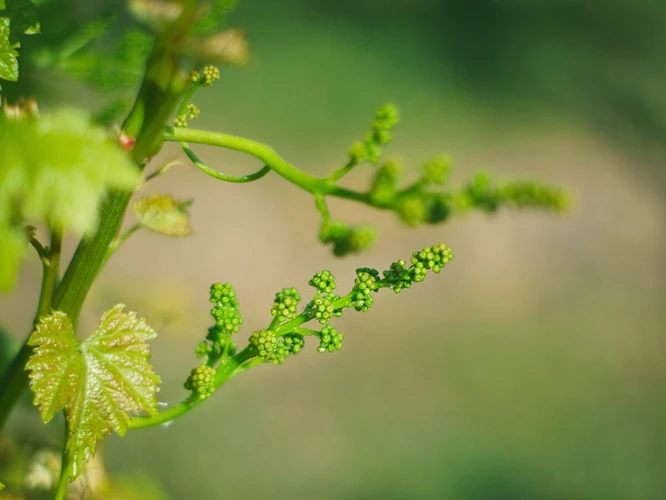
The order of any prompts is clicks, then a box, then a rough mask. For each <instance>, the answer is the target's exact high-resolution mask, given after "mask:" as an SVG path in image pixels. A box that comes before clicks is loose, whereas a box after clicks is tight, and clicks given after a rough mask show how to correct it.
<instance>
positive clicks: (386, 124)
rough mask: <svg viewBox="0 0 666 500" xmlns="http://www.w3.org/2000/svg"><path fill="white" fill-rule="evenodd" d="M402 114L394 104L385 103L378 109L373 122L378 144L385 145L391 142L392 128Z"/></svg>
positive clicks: (374, 134) (374, 136)
mask: <svg viewBox="0 0 666 500" xmlns="http://www.w3.org/2000/svg"><path fill="white" fill-rule="evenodd" d="M399 120H400V116H399V114H398V109H397V108H396V107H395V106H394V105H393V104H389V103H387V104H384V105H383V106H382V107H381V108H379V109H378V110H377V113H376V114H375V119H374V121H373V122H372V134H373V139H374V141H375V142H376V143H377V144H381V145H385V144H388V143H390V142H391V139H392V137H391V130H392V129H393V127H395V126H396V125H397V124H398V121H399Z"/></svg>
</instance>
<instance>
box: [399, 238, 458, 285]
mask: <svg viewBox="0 0 666 500" xmlns="http://www.w3.org/2000/svg"><path fill="white" fill-rule="evenodd" d="M451 259H453V254H452V253H451V249H450V248H449V247H447V246H446V245H445V244H444V243H439V244H437V245H433V246H430V247H425V248H424V249H423V250H421V251H420V252H414V253H413V254H412V258H411V259H409V261H410V262H411V264H412V265H411V267H410V268H409V272H410V274H411V275H412V280H413V281H416V282H421V281H423V280H424V279H425V276H426V274H427V273H428V271H430V270H432V272H433V273H435V274H439V273H440V272H441V271H442V269H444V266H446V264H448V263H449V262H450V261H451Z"/></svg>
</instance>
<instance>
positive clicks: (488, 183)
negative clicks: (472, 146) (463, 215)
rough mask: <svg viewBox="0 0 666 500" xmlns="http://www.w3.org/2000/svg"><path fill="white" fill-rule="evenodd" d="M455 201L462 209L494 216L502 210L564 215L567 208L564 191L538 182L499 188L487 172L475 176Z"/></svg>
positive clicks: (512, 183) (504, 185)
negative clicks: (474, 209) (530, 209)
mask: <svg viewBox="0 0 666 500" xmlns="http://www.w3.org/2000/svg"><path fill="white" fill-rule="evenodd" d="M456 201H457V202H458V208H459V209H462V210H464V209H469V208H479V209H481V210H483V211H484V212H487V213H494V212H496V211H497V210H498V209H499V208H500V207H502V206H510V207H515V208H525V207H530V208H543V209H547V210H552V211H554V212H562V211H564V210H565V209H566V208H567V204H568V200H567V197H566V195H565V193H564V192H563V191H562V190H561V189H556V188H552V187H550V186H544V185H542V184H538V183H535V182H511V183H505V184H502V185H499V186H497V185H494V184H493V182H492V178H491V176H490V175H489V174H488V173H485V172H479V173H477V174H475V175H474V176H473V177H472V178H471V179H470V181H469V182H468V183H467V185H466V186H465V188H464V189H463V191H462V193H461V194H460V196H459V197H458V198H457V200H456Z"/></svg>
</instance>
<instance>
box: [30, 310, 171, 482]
mask: <svg viewBox="0 0 666 500" xmlns="http://www.w3.org/2000/svg"><path fill="white" fill-rule="evenodd" d="M156 335H157V334H156V333H155V331H154V330H153V329H152V328H151V327H150V326H148V325H147V324H146V322H145V321H144V320H143V319H141V318H137V317H136V314H135V313H133V312H125V306H124V305H123V304H119V305H117V306H114V307H113V308H111V309H109V310H108V311H106V312H105V313H104V315H103V316H102V320H101V322H100V325H99V327H98V328H97V331H96V332H95V333H94V334H93V335H92V336H91V337H90V338H89V339H88V340H86V341H84V342H81V341H80V340H79V339H77V338H76V337H75V336H74V330H73V327H72V322H71V320H70V319H69V317H68V316H67V315H66V314H65V313H63V312H60V311H55V312H53V313H52V314H51V315H49V316H45V317H43V318H42V319H41V320H40V322H39V324H38V325H37V327H36V329H35V331H34V332H33V334H32V336H31V337H30V340H29V345H31V346H33V347H35V351H34V353H33V355H32V356H31V357H30V360H29V361H28V363H27V365H26V370H29V371H30V375H29V377H30V387H31V388H32V391H33V392H34V404H35V405H36V406H38V407H39V410H40V412H41V415H42V419H43V420H44V422H48V421H49V420H51V419H52V418H53V416H54V415H55V413H56V412H57V411H58V410H60V409H64V410H65V413H66V416H67V421H68V425H69V435H68V438H67V445H66V453H68V455H69V476H70V478H71V479H74V478H75V477H77V476H78V475H79V474H80V473H81V470H82V467H83V464H84V463H85V462H86V461H87V460H88V459H89V457H90V456H92V455H94V454H95V449H96V445H97V442H98V441H100V440H101V439H102V438H103V437H104V436H105V435H107V434H110V433H111V432H112V431H115V432H116V433H117V434H119V435H121V436H122V435H124V434H125V432H126V431H127V425H128V423H129V420H130V418H131V414H132V413H139V412H141V411H146V412H148V413H151V414H154V413H156V412H157V400H156V396H155V395H156V393H157V391H158V384H159V383H160V382H161V381H160V378H159V377H158V376H157V374H156V373H155V371H154V369H153V367H152V366H151V365H150V363H149V359H150V350H149V347H148V344H147V341H148V340H150V339H152V338H154V337H155V336H156Z"/></svg>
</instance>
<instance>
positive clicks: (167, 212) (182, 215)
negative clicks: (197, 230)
mask: <svg viewBox="0 0 666 500" xmlns="http://www.w3.org/2000/svg"><path fill="white" fill-rule="evenodd" d="M190 205H192V201H191V200H188V201H178V200H176V199H175V198H173V197H172V196H169V195H165V194H154V195H153V196H151V197H149V198H141V199H140V200H137V201H136V202H135V203H134V213H135V214H136V216H137V218H138V219H139V224H141V225H142V226H143V227H145V228H146V229H149V230H151V231H154V232H156V233H160V234H164V235H166V236H173V237H182V236H189V235H190V234H191V232H192V229H191V228H190V215H189V214H188V212H187V210H188V209H189V208H190Z"/></svg>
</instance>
